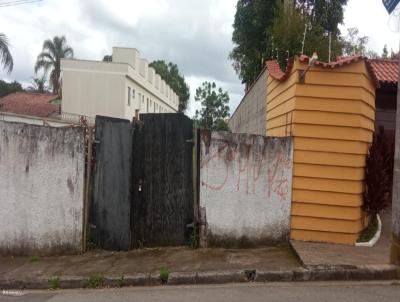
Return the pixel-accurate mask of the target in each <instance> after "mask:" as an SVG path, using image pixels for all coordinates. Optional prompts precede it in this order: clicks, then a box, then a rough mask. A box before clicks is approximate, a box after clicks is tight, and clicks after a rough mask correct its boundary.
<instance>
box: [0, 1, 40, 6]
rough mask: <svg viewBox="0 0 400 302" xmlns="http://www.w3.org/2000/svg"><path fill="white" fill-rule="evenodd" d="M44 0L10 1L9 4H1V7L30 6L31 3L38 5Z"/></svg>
mask: <svg viewBox="0 0 400 302" xmlns="http://www.w3.org/2000/svg"><path fill="white" fill-rule="evenodd" d="M41 1H43V0H16V1H9V2H3V3H1V2H0V7H9V6H16V5H21V4H29V3H36V2H41Z"/></svg>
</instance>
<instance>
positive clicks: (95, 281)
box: [86, 273, 104, 288]
mask: <svg viewBox="0 0 400 302" xmlns="http://www.w3.org/2000/svg"><path fill="white" fill-rule="evenodd" d="M103 284H104V276H103V275H102V274H100V273H97V274H93V275H91V276H90V277H89V279H88V280H87V281H86V287H87V288H99V287H101V286H103Z"/></svg>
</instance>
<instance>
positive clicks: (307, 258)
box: [291, 210, 392, 267]
mask: <svg viewBox="0 0 400 302" xmlns="http://www.w3.org/2000/svg"><path fill="white" fill-rule="evenodd" d="M380 217H381V220H382V233H381V237H380V239H379V241H378V242H377V243H376V244H375V246H373V247H356V246H348V245H341V244H327V243H313V242H302V241H293V240H292V241H291V244H292V246H293V248H294V249H295V251H296V253H297V254H298V256H299V258H300V259H301V262H302V264H303V265H304V266H306V267H311V266H332V265H336V266H340V265H347V266H357V265H377V264H378V265H381V264H388V263H389V261H390V236H391V222H392V213H391V211H390V210H388V211H385V212H382V213H381V214H380Z"/></svg>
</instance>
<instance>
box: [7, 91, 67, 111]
mask: <svg viewBox="0 0 400 302" xmlns="http://www.w3.org/2000/svg"><path fill="white" fill-rule="evenodd" d="M56 97H57V96H55V95H53V94H48V93H33V92H16V93H11V94H9V95H7V96H5V97H3V98H1V99H0V111H5V112H12V113H16V114H24V115H32V116H38V117H49V116H51V115H54V114H57V113H58V111H59V107H60V106H59V105H56V104H52V103H50V101H51V100H54V99H55V98H56Z"/></svg>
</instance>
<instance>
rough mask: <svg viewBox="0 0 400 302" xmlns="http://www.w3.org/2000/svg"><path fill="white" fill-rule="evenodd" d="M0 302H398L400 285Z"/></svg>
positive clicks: (288, 286) (54, 296)
mask: <svg viewBox="0 0 400 302" xmlns="http://www.w3.org/2000/svg"><path fill="white" fill-rule="evenodd" d="M0 301H5V302H6V301H7V302H8V301H13V302H39V301H48V302H69V301H77V302H79V301H88V302H91V301H96V302H103V301H104V302H106V301H107V302H117V301H143V302H146V301H160V302H161V301H162V302H169V301H182V302H183V301H208V302H214V301H221V302H224V301H229V302H236V301H238V302H239V301H240V302H243V301H252V302H258V301H260V302H264V301H269V302H274V301H287V302H292V301H293V302H301V301H307V302H314V301H315V302H320V301H328V302H329V301H335V302H337V301H341V302H358V301H360V302H361V301H362V302H377V301H379V302H389V301H390V302H393V301H395V302H396V301H400V283H399V282H397V281H394V282H392V281H390V282H372V283H371V282H357V283H354V282H334V283H332V282H329V283H327V282H324V283H314V282H311V283H273V284H257V283H246V284H226V285H214V286H210V285H207V286H171V287H152V288H148V287H136V288H123V289H101V290H63V291H31V292H24V295H23V296H20V297H7V296H2V295H0Z"/></svg>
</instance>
